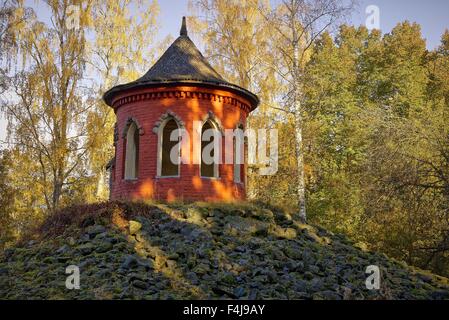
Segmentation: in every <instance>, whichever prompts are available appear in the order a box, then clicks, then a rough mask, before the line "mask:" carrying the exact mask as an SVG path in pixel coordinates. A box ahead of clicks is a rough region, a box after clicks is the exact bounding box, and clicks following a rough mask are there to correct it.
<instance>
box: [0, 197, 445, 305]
mask: <svg viewBox="0 0 449 320" xmlns="http://www.w3.org/2000/svg"><path fill="white" fill-rule="evenodd" d="M69 265H75V266H78V267H79V270H80V289H79V290H76V289H74V290H69V289H67V288H66V285H65V284H66V278H67V277H68V274H66V267H67V266H69ZM370 265H376V266H379V268H380V270H381V272H380V275H381V279H380V289H379V290H368V289H367V288H366V284H365V281H366V278H367V277H368V276H369V274H366V273H365V271H366V268H367V267H368V266H370ZM17 298H19V299H205V298H209V299H229V298H231V299H447V298H449V287H448V281H447V279H445V278H442V277H438V276H434V275H432V274H430V273H425V272H423V271H416V270H414V269H412V268H410V267H408V266H407V265H405V264H404V263H401V262H397V261H393V260H391V259H388V258H387V257H386V256H384V255H381V254H377V253H373V252H368V251H366V250H362V249H359V248H356V247H355V246H354V245H353V243H351V242H350V241H348V240H347V239H346V238H345V237H343V236H341V235H334V234H332V233H330V232H327V231H326V230H324V229H322V228H320V227H316V226H311V225H306V224H301V223H299V222H296V221H294V220H292V218H291V217H290V216H289V215H288V214H287V213H284V212H282V211H281V210H278V209H275V208H267V207H264V206H262V205H254V204H241V205H223V204H221V205H219V204H215V205H214V204H201V203H198V204H191V205H174V204H173V205H164V204H143V203H121V202H108V203H104V204H97V205H90V206H89V205H86V206H79V207H72V208H67V209H66V210H63V211H61V212H59V213H57V214H55V215H54V216H53V217H51V218H49V219H48V220H47V221H46V223H45V224H44V225H43V226H42V227H41V228H40V230H39V232H38V238H36V239H34V240H27V241H26V243H25V244H22V245H20V246H18V247H16V248H11V249H7V250H5V251H4V252H3V253H2V254H0V299H17Z"/></svg>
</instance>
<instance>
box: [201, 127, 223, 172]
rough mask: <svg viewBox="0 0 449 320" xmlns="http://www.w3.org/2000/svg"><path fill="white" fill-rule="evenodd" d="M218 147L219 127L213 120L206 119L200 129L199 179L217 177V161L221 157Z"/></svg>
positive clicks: (219, 140)
mask: <svg viewBox="0 0 449 320" xmlns="http://www.w3.org/2000/svg"><path fill="white" fill-rule="evenodd" d="M220 147H221V132H220V127H219V125H218V124H217V123H216V122H215V121H213V119H208V120H206V121H205V122H204V123H203V126H202V128H201V163H200V175H201V177H203V178H218V177H219V162H220V161H219V160H220V156H221V150H220Z"/></svg>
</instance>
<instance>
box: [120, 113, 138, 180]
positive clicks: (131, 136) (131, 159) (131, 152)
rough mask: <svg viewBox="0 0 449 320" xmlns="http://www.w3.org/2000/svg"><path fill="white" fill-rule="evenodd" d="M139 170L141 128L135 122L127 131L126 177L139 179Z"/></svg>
mask: <svg viewBox="0 0 449 320" xmlns="http://www.w3.org/2000/svg"><path fill="white" fill-rule="evenodd" d="M138 170H139V129H138V128H137V125H136V123H135V122H133V123H132V124H131V125H130V126H129V127H128V131H127V133H126V149H125V170H124V171H125V175H124V177H125V179H137V173H138Z"/></svg>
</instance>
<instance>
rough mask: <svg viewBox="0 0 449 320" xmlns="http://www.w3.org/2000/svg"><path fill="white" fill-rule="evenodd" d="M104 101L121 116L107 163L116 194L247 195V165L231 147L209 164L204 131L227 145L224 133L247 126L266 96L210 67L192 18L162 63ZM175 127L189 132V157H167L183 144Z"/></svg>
mask: <svg viewBox="0 0 449 320" xmlns="http://www.w3.org/2000/svg"><path fill="white" fill-rule="evenodd" d="M104 100H105V102H106V103H107V104H108V105H109V106H111V107H112V108H113V109H114V112H115V114H116V116H117V123H116V129H115V135H114V141H115V142H114V144H115V157H114V158H113V159H112V160H111V162H110V164H109V165H108V167H109V170H110V173H111V175H110V176H111V183H110V188H111V190H110V191H111V199H148V198H152V199H157V200H168V201H172V200H175V199H179V200H203V201H217V200H227V201H229V200H231V201H232V200H236V199H245V197H246V193H245V188H246V165H245V164H226V163H225V162H226V161H225V151H221V152H218V154H221V155H220V156H221V158H220V160H221V161H219V163H212V164H208V163H206V162H205V161H203V160H202V158H201V153H200V152H199V150H200V149H202V148H203V142H201V140H202V134H203V133H204V132H205V131H204V130H205V129H213V130H216V131H217V132H219V134H220V136H223V139H221V140H222V141H221V144H220V148H222V150H224V147H225V139H224V132H225V130H226V129H236V128H241V129H245V124H246V118H247V116H248V114H249V113H250V112H251V111H253V110H254V109H255V108H256V107H257V105H258V103H259V99H258V97H257V96H256V95H255V94H253V93H251V92H249V91H247V90H245V89H243V88H241V87H239V86H237V85H234V84H231V83H229V82H227V81H225V80H224V79H223V78H222V77H221V75H219V74H218V73H217V72H216V71H215V70H214V69H213V68H212V67H211V66H210V64H209V63H208V62H207V61H206V59H205V58H204V57H203V55H202V54H201V52H200V51H199V50H198V49H197V48H196V46H195V44H194V43H193V42H192V41H191V40H190V38H189V37H188V35H187V28H186V22H185V18H183V23H182V27H181V34H180V36H179V37H178V39H176V40H175V42H173V44H172V45H171V46H170V47H169V48H168V49H167V51H166V52H165V53H164V54H163V55H162V56H161V58H160V59H159V60H158V61H157V62H156V64H155V65H154V66H153V67H152V68H151V69H150V70H149V71H148V72H147V73H146V74H145V75H144V76H143V77H141V78H140V79H138V80H136V81H133V82H130V83H127V84H122V85H118V86H115V87H113V88H111V89H110V90H108V91H107V92H106V93H105V95H104ZM195 121H196V122H195ZM194 123H196V125H198V124H200V129H199V131H198V128H197V127H195V125H194ZM195 128H196V130H197V131H195V132H196V133H197V135H198V137H196V136H195V132H194V130H195ZM174 129H182V130H185V131H186V132H187V133H188V135H189V137H190V139H189V140H190V141H189V143H188V144H186V145H187V147H186V146H185V145H183V147H179V149H180V150H179V154H180V157H182V158H183V159H184V158H185V157H187V158H189V157H188V156H190V160H191V161H190V162H189V161H182V162H181V163H179V164H173V163H172V162H169V161H168V159H169V158H170V152H169V150H170V149H172V148H173V147H174V146H175V145H176V143H177V142H176V141H174V142H173V141H171V140H170V134H171V133H172V131H173V130H174ZM198 132H199V133H198ZM195 137H196V139H198V140H199V141H192V140H193V139H195ZM217 141H219V140H217ZM195 146H197V147H196V148H195ZM181 149H182V150H181ZM214 152H215V150H214ZM195 159H197V161H196V162H195Z"/></svg>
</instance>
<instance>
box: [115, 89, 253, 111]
mask: <svg viewBox="0 0 449 320" xmlns="http://www.w3.org/2000/svg"><path fill="white" fill-rule="evenodd" d="M159 99H202V100H210V101H219V102H223V103H224V104H230V105H233V106H236V107H238V108H240V109H242V110H245V111H247V112H250V111H251V108H250V106H249V105H248V104H246V103H244V102H243V101H241V100H239V99H237V98H234V97H230V96H225V95H220V94H215V93H209V92H201V91H182V90H167V91H157V92H146V93H134V94H129V95H127V96H125V97H122V98H120V99H117V100H116V101H114V104H113V107H114V109H117V108H119V107H121V106H122V105H125V104H128V103H133V102H138V101H147V100H159Z"/></svg>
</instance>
